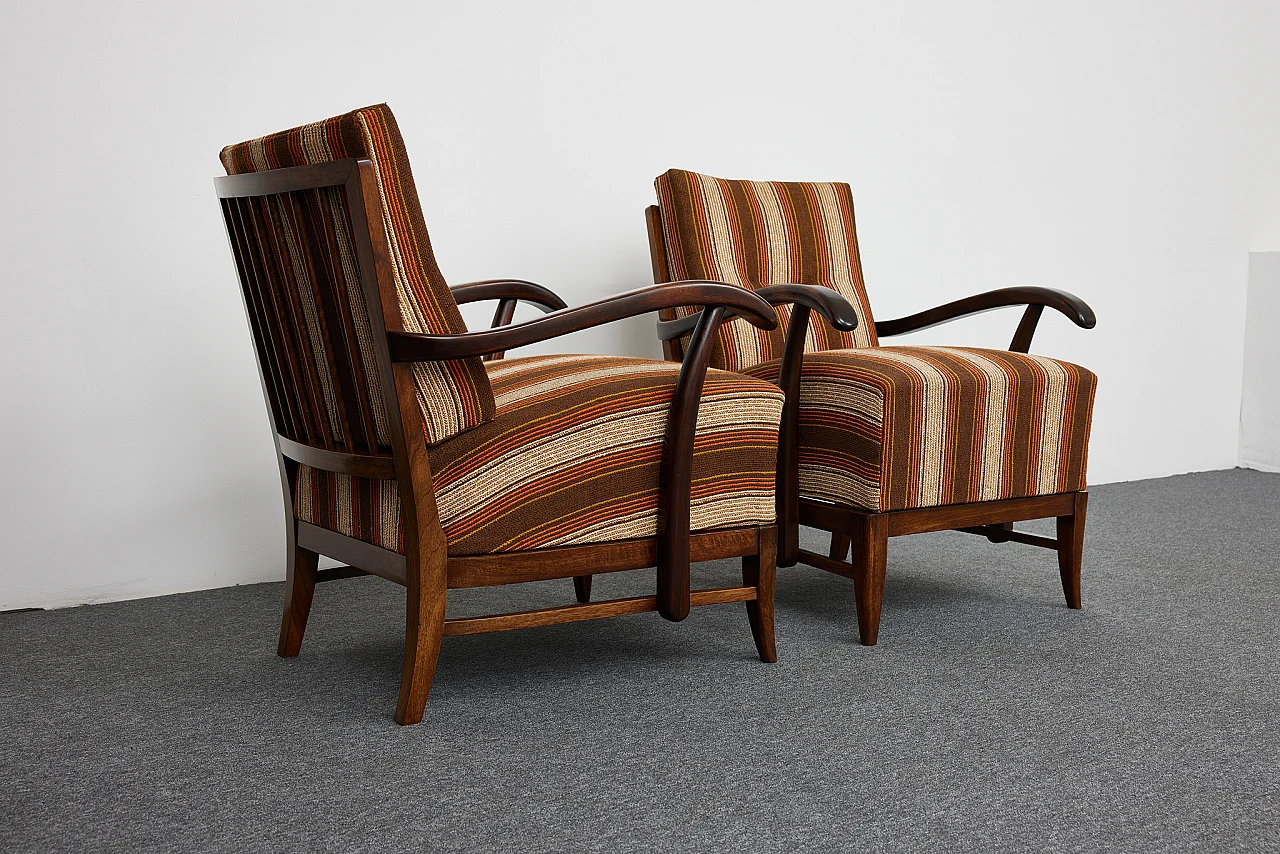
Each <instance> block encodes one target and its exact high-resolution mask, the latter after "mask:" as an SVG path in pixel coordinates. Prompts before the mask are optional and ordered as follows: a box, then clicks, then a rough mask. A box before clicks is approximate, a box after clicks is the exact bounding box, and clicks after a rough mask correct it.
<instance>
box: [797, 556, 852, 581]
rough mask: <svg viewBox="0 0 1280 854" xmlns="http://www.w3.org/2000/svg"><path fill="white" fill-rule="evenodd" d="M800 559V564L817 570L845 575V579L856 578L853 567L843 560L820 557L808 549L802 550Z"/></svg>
mask: <svg viewBox="0 0 1280 854" xmlns="http://www.w3.org/2000/svg"><path fill="white" fill-rule="evenodd" d="M799 557H800V563H804V564H808V565H809V566H812V567H814V568H815V569H824V570H826V571H827V572H833V573H835V574H836V575H843V576H844V577H845V578H854V577H856V576H855V575H854V573H853V567H852V566H851V565H849V564H847V563H845V562H844V561H842V560H836V559H835V558H830V557H827V556H826V555H820V554H818V553H817V552H811V551H809V550H807V549H800V553H799Z"/></svg>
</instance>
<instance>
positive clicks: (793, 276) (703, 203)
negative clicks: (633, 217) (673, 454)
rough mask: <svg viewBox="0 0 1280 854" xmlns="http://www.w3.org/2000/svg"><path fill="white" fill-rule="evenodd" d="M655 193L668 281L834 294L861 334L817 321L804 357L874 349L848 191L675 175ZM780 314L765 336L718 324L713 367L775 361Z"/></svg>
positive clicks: (785, 314) (783, 319) (663, 179)
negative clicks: (796, 287)
mask: <svg viewBox="0 0 1280 854" xmlns="http://www.w3.org/2000/svg"><path fill="white" fill-rule="evenodd" d="M656 185H657V189H658V199H659V208H660V210H661V212H662V228H663V233H664V236H665V241H666V246H667V256H668V264H669V266H670V273H671V277H672V278H673V279H676V280H679V279H712V280H715V281H721V282H729V283H730V284H735V285H743V286H745V287H749V288H753V289H754V288H759V287H763V286H765V285H773V284H786V283H796V284H805V285H824V286H826V287H829V288H834V289H835V290H836V291H838V292H839V293H840V294H841V295H842V296H844V297H845V298H846V299H847V300H849V302H850V303H851V304H852V305H853V306H854V308H855V309H856V310H857V312H858V321H859V322H858V328H857V329H855V330H854V331H853V332H851V333H844V332H839V331H837V330H836V329H834V328H833V327H832V326H831V325H830V324H828V323H827V322H826V321H825V320H823V319H822V318H820V317H818V316H817V314H814V315H813V316H812V319H811V321H810V324H809V335H808V340H807V341H806V342H805V352H812V351H815V350H834V349H840V348H843V347H872V346H875V345H876V343H877V342H876V333H875V325H874V324H873V323H872V320H871V308H870V306H869V305H868V303H867V295H866V291H865V290H864V289H863V285H862V264H861V262H860V261H859V259H858V241H857V235H856V233H855V231H854V224H853V194H852V193H851V192H850V190H849V185H848V184H832V183H783V182H777V181H726V180H724V179H721V178H712V177H710V176H708V175H699V174H698V173H696V172H685V171H682V170H680V169H672V170H670V171H668V172H667V173H666V174H665V175H662V176H660V177H659V178H658V179H657V181H656ZM694 310H695V309H693V308H683V309H680V310H678V312H677V313H678V314H679V315H681V316H684V315H687V314H689V313H691V312H693V311H694ZM778 314H779V320H780V323H779V326H778V328H777V329H775V330H773V331H771V332H766V331H765V330H762V329H757V328H756V327H754V326H752V325H751V324H749V323H747V321H745V320H741V319H739V320H734V321H732V322H730V323H726V324H724V325H723V326H722V327H721V330H720V340H719V342H718V346H717V347H716V349H715V351H714V352H713V353H712V357H711V359H712V361H711V364H712V365H714V366H715V367H717V368H723V369H725V370H729V371H740V370H742V369H744V368H749V367H751V366H752V365H758V364H760V363H761V362H767V361H768V360H770V359H774V358H779V357H781V355H782V343H783V338H784V335H785V330H786V328H787V321H788V318H789V316H790V307H789V306H778Z"/></svg>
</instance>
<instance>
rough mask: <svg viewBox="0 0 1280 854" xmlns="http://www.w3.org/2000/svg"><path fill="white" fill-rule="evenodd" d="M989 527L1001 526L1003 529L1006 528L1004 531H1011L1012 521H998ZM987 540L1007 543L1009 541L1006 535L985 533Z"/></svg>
mask: <svg viewBox="0 0 1280 854" xmlns="http://www.w3.org/2000/svg"><path fill="white" fill-rule="evenodd" d="M991 527H993V528H1003V529H1004V530H1006V531H1012V530H1013V523H1012V522H999V523H997V524H995V525H992V526H991ZM987 540H988V541H990V542H993V543H1007V542H1009V538H1008V537H1002V536H1000V535H999V534H987Z"/></svg>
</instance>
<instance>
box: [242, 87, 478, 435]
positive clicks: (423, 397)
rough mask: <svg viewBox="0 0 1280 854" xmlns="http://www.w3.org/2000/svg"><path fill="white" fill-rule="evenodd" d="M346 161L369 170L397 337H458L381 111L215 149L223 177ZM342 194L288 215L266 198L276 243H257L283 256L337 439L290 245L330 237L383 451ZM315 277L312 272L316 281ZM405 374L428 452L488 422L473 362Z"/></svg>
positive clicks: (397, 140)
mask: <svg viewBox="0 0 1280 854" xmlns="http://www.w3.org/2000/svg"><path fill="white" fill-rule="evenodd" d="M350 157H354V158H367V159H369V160H371V161H373V165H374V169H375V170H376V172H377V176H378V185H379V190H380V191H381V195H382V208H383V224H384V226H385V229H386V233H387V239H388V241H389V243H390V248H391V257H392V270H393V273H394V276H395V281H396V289H397V291H398V293H399V296H400V315H401V318H402V320H403V322H404V327H405V329H406V330H408V331H409V332H426V333H432V334H451V333H462V332H466V331H467V327H466V324H465V323H464V322H463V320H462V315H461V313H459V311H458V306H457V304H456V303H455V302H454V300H453V296H452V294H450V293H449V288H448V287H447V286H446V285H445V281H444V278H443V277H442V276H441V275H440V270H439V269H438V268H437V267H436V262H435V256H434V255H433V254H432V251H431V242H430V240H429V239H428V237H427V228H426V224H425V223H424V222H423V219H422V209H421V207H420V206H419V204H418V195H417V191H416V190H415V189H414V185H413V175H412V174H411V173H410V171H409V158H408V155H407V154H406V153H405V148H404V141H403V140H402V139H401V137H400V130H399V128H398V127H397V126H396V120H395V117H394V116H392V115H391V110H390V109H389V108H388V107H387V106H386V104H379V105H377V106H373V107H366V108H364V109H362V110H356V111H354V112H351V113H347V114H346V115H342V116H337V117H336V118H332V119H327V120H326V121H322V122H316V123H314V124H309V125H304V126H302V127H297V128H293V129H292V130H287V131H282V132H280V133H274V134H271V135H270V136H265V137H261V138H259V139H254V140H250V141H248V142H242V143H240V144H238V145H230V146H227V147H226V148H224V149H223V150H222V165H223V166H224V167H225V168H226V170H227V174H229V175H237V174H241V173H245V172H262V171H266V170H269V169H278V168H282V167H286V166H302V165H308V164H315V163H325V162H329V161H334V160H343V159H346V158H350ZM344 193H345V191H344V190H342V188H331V189H328V190H316V191H313V192H312V194H311V195H312V198H311V199H310V200H309V204H307V205H303V206H297V207H288V206H287V203H286V201H285V197H280V196H276V197H270V198H271V199H272V205H273V207H271V208H270V209H268V210H266V211H264V216H263V222H264V223H265V224H266V225H268V226H274V227H275V228H276V229H278V233H279V235H280V238H279V239H276V235H275V234H272V235H267V238H266V239H264V240H263V243H264V244H265V245H273V244H274V245H276V246H277V247H279V248H280V251H281V253H282V254H283V255H285V256H287V257H288V260H289V264H290V266H291V268H292V269H289V270H281V271H280V275H282V276H290V277H292V278H294V279H296V284H297V287H298V291H299V293H300V295H301V302H302V308H303V310H304V314H305V320H306V326H307V333H308V337H309V339H310V341H311V344H312V347H313V349H315V351H316V352H315V361H316V363H317V365H318V366H319V372H320V378H319V379H320V384H321V386H322V392H323V394H322V398H323V412H317V413H315V415H316V417H317V418H319V417H325V418H327V419H328V420H329V423H330V425H331V426H332V428H333V431H334V432H335V433H340V430H339V427H338V422H339V418H338V416H337V410H336V407H337V405H338V402H337V400H336V398H337V395H336V394H335V392H334V390H333V385H334V384H333V382H332V378H331V377H330V375H329V373H328V371H329V367H328V364H329V362H330V360H329V359H327V358H326V354H325V352H324V339H323V335H322V331H321V321H320V320H319V319H318V317H319V314H322V313H323V312H317V307H316V293H315V291H316V289H315V288H314V287H313V285H312V283H311V282H310V275H311V274H312V273H311V272H310V269H309V266H308V264H309V259H308V258H306V257H303V256H304V255H305V253H304V252H302V251H300V249H299V244H300V241H298V240H297V239H295V235H296V234H297V233H298V232H299V231H305V232H307V233H310V234H318V235H324V234H325V233H326V231H327V230H329V229H332V232H333V240H334V242H336V244H337V249H338V251H339V254H340V256H341V258H342V270H341V271H340V272H338V273H337V275H338V276H340V278H341V279H342V280H343V284H344V285H345V288H344V290H345V293H346V295H347V298H348V300H349V301H350V304H351V312H352V314H353V316H354V320H355V324H356V327H357V329H356V337H357V339H358V341H359V349H360V351H361V352H360V356H361V361H362V363H363V366H362V367H363V370H364V371H365V373H366V377H367V380H368V385H369V394H370V397H371V408H372V409H373V410H374V415H375V421H376V430H377V434H378V435H377V440H378V442H379V444H381V445H384V446H389V445H390V444H391V441H390V438H389V434H388V432H387V420H386V403H385V402H384V401H383V400H382V393H381V386H380V384H379V382H378V379H377V376H376V369H375V367H374V361H373V350H372V334H371V332H370V328H369V318H368V315H367V313H366V311H365V306H364V299H363V297H362V292H361V289H360V284H359V276H358V273H357V268H356V261H355V252H354V249H353V242H352V238H351V230H350V229H351V226H350V218H349V216H348V213H347V206H346V200H345V198H344ZM264 227H265V226H264ZM323 273H324V271H316V272H315V275H321V274H323ZM338 363H341V360H338ZM413 372H414V377H415V379H416V381H417V385H418V403H419V405H420V407H421V409H422V420H423V430H424V431H425V433H426V437H427V442H428V443H435V442H440V441H443V440H444V439H447V438H449V437H450V436H454V435H456V434H458V433H461V432H462V431H464V430H466V429H468V428H470V427H474V426H475V425H477V424H480V423H482V422H484V421H486V420H488V419H490V418H492V417H493V412H494V402H493V393H492V391H491V389H490V388H489V381H488V378H487V377H486V375H485V371H484V367H483V365H482V363H481V361H480V360H479V359H461V360H456V361H448V362H416V363H414V366H413ZM317 406H320V402H317ZM348 409H350V406H348ZM339 438H341V436H339Z"/></svg>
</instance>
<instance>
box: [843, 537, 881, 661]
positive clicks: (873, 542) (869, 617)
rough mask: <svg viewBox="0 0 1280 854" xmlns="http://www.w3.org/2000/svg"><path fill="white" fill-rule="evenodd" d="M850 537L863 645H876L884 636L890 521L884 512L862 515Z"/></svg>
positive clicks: (855, 592) (860, 638) (859, 636)
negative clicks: (882, 617) (882, 616)
mask: <svg viewBox="0 0 1280 854" xmlns="http://www.w3.org/2000/svg"><path fill="white" fill-rule="evenodd" d="M850 535H851V536H850V541H851V545H852V548H853V555H852V562H853V573H854V579H855V580H854V595H855V596H856V597H857V601H858V639H859V640H860V641H862V645H863V646H875V645H876V641H877V640H878V639H879V637H880V606H881V603H882V602H883V601H884V573H885V565H886V563H887V561H888V556H889V519H888V517H887V516H886V515H885V514H883V513H868V514H863V515H859V516H857V517H856V521H855V522H854V526H853V528H852V530H851V531H850Z"/></svg>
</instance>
